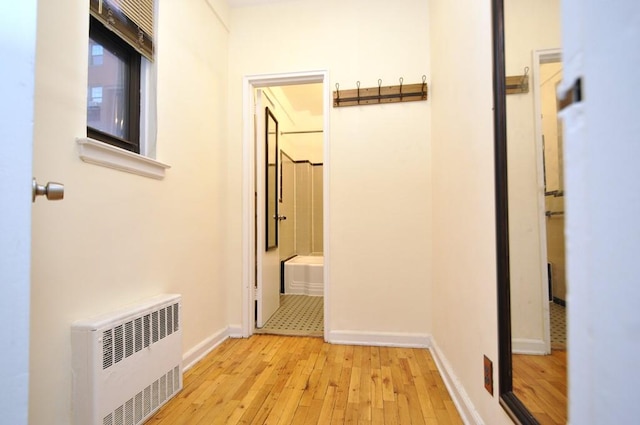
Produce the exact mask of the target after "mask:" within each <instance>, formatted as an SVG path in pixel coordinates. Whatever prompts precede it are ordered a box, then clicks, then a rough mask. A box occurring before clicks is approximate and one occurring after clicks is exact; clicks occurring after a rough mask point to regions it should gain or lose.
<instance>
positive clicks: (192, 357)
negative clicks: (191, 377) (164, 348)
mask: <svg viewBox="0 0 640 425" xmlns="http://www.w3.org/2000/svg"><path fill="white" fill-rule="evenodd" d="M236 334H237V329H233V331H232V329H231V327H228V328H225V329H222V330H220V331H218V332H216V333H215V334H213V335H211V336H210V337H208V338H206V339H204V340H203V341H202V342H200V343H199V344H198V345H196V346H195V347H193V348H192V349H191V350H189V351H187V352H186V353H184V354H183V356H182V371H183V372H186V371H187V370H189V369H191V368H192V367H193V366H195V365H196V364H197V363H198V362H199V361H200V360H202V359H203V358H204V357H205V356H206V355H207V354H209V353H210V352H211V351H213V350H214V349H215V348H216V347H218V346H219V345H220V344H222V343H223V342H225V341H226V340H227V339H229V338H235V336H234V335H236Z"/></svg>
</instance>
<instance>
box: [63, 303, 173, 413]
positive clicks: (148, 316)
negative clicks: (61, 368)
mask: <svg viewBox="0 0 640 425" xmlns="http://www.w3.org/2000/svg"><path fill="white" fill-rule="evenodd" d="M181 308H182V307H181V297H180V295H173V294H170V295H159V296H157V297H154V298H152V299H149V300H146V301H144V302H141V303H138V304H135V305H132V306H130V307H127V308H125V309H121V310H118V311H116V312H113V313H110V314H106V315H102V316H99V317H95V318H91V319H86V320H82V321H78V322H75V323H74V324H73V325H72V329H71V336H72V338H71V341H72V345H73V347H72V366H73V419H74V421H73V423H74V424H75V425H141V424H143V423H144V422H145V421H146V420H147V419H149V417H150V416H151V415H153V414H154V413H155V412H156V411H157V410H158V409H159V408H160V407H161V406H162V405H163V404H164V403H166V402H167V401H168V400H170V399H171V398H173V397H174V396H175V395H176V394H177V393H178V392H179V391H180V390H181V389H182V332H181V330H180V329H181V325H180V316H181Z"/></svg>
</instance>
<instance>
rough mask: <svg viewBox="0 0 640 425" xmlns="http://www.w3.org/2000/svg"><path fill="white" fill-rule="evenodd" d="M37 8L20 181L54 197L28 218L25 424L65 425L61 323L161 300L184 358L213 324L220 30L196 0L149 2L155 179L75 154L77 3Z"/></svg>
mask: <svg viewBox="0 0 640 425" xmlns="http://www.w3.org/2000/svg"><path fill="white" fill-rule="evenodd" d="M38 6H39V10H38V38H37V53H36V85H35V92H36V99H35V141H34V173H35V174H36V175H38V176H43V178H50V179H56V180H59V181H61V182H63V183H65V185H66V194H65V200H64V201H63V202H59V203H50V204H47V205H44V204H40V205H38V204H37V205H36V207H35V208H34V210H33V263H32V274H33V280H32V300H31V301H32V316H31V322H32V328H31V360H30V373H31V382H30V384H31V385H30V415H31V418H30V423H31V424H33V425H40V424H69V423H70V411H71V399H70V394H71V373H70V369H69V368H70V364H71V351H70V350H71V344H70V324H71V322H73V321H74V320H78V319H82V318H85V317H87V316H92V315H96V314H98V313H105V312H108V311H110V310H112V309H114V308H117V307H120V306H122V305H123V304H127V303H130V302H133V301H136V300H140V299H144V298H147V297H150V296H153V295H156V294H158V293H162V292H170V293H181V294H182V295H183V320H184V321H183V331H184V346H183V350H184V352H185V353H187V354H188V353H190V352H192V350H193V349H194V348H196V347H197V346H199V344H201V343H206V342H207V341H208V340H209V339H210V338H213V337H214V336H215V335H217V334H218V333H220V332H225V330H226V329H227V325H228V323H229V321H228V319H227V307H226V303H225V300H226V298H225V292H226V289H225V288H226V286H227V285H228V282H229V281H228V279H227V275H226V264H227V263H228V262H229V261H228V258H226V256H233V257H236V256H240V253H239V252H237V253H236V252H233V251H229V250H228V249H227V246H226V245H225V240H226V236H225V235H226V232H227V229H228V222H227V216H230V215H232V214H233V213H231V212H229V211H228V210H227V209H226V208H225V206H226V205H228V202H227V199H226V193H225V191H224V184H225V179H226V175H227V171H228V170H227V164H226V138H227V119H226V111H227V106H228V105H227V38H228V33H227V32H226V30H225V28H224V26H223V25H222V24H221V23H220V21H219V20H218V18H217V17H216V15H215V14H214V13H213V11H212V9H211V8H210V7H209V5H208V3H206V2H205V1H203V0H188V1H181V2H175V1H165V0H160V2H159V20H158V27H157V34H158V40H157V45H156V46H157V66H158V89H157V91H158V142H157V159H158V160H160V161H162V162H165V163H168V164H169V165H171V167H172V168H171V169H170V170H169V171H168V172H167V176H166V178H165V179H164V180H162V181H158V180H153V179H149V178H145V177H140V176H136V175H132V174H128V173H123V172H119V171H115V170H111V169H107V168H103V167H99V166H96V165H91V164H87V163H84V162H82V161H81V160H80V159H79V157H78V152H77V145H76V138H77V137H82V136H84V135H85V134H86V129H85V125H86V112H85V102H86V87H87V86H86V84H87V37H88V29H89V13H88V7H87V4H86V2H77V1H75V0H74V1H69V0H67V1H63V2H48V1H42V2H39V3H38ZM221 10H222V12H221V13H222V15H224V9H221ZM44 176H46V177H44ZM235 213H236V214H239V212H238V211H236V212H235Z"/></svg>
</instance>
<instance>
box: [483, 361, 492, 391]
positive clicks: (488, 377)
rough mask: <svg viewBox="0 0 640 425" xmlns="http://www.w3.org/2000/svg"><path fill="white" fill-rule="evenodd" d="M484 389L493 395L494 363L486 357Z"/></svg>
mask: <svg viewBox="0 0 640 425" xmlns="http://www.w3.org/2000/svg"><path fill="white" fill-rule="evenodd" d="M484 388H485V389H486V390H487V391H489V394H491V395H493V362H492V361H491V360H489V357H487V356H484Z"/></svg>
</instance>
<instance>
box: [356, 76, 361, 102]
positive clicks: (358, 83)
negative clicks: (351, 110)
mask: <svg viewBox="0 0 640 425" xmlns="http://www.w3.org/2000/svg"><path fill="white" fill-rule="evenodd" d="M356 86H357V87H358V105H359V104H360V81H356Z"/></svg>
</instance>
